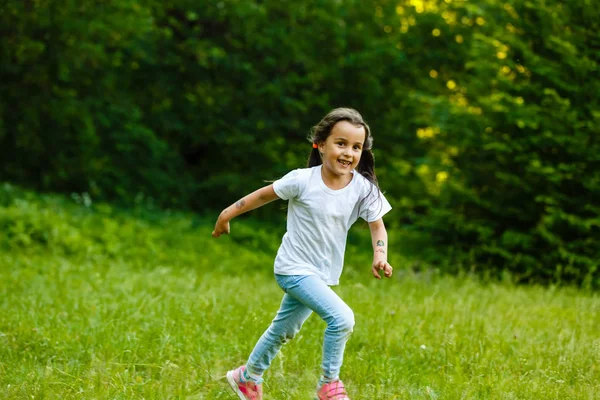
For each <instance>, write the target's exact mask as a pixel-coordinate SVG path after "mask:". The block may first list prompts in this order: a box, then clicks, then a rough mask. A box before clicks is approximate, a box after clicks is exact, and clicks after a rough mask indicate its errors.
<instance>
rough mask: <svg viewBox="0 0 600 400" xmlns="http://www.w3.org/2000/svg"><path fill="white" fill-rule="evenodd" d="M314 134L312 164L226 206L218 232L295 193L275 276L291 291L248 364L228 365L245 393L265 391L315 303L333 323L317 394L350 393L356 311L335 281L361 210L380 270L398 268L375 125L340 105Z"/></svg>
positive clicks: (250, 396)
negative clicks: (348, 351)
mask: <svg viewBox="0 0 600 400" xmlns="http://www.w3.org/2000/svg"><path fill="white" fill-rule="evenodd" d="M310 140H311V141H312V146H313V150H312V152H311V154H310V157H309V160H308V168H304V169H297V170H294V171H292V172H290V173H288V174H287V175H285V176H284V177H283V178H281V179H279V180H277V181H275V182H274V183H273V184H271V185H268V186H265V187H263V188H261V189H258V190H257V191H255V192H253V193H251V194H249V195H247V196H246V197H244V198H242V199H241V200H239V201H238V202H236V203H235V204H232V205H231V206H229V207H227V208H226V209H224V210H223V211H222V212H221V214H220V215H219V218H218V219H217V223H216V225H215V229H214V231H213V233H212V235H213V236H214V237H219V236H220V235H221V234H224V233H225V234H228V233H229V229H230V227H229V221H230V220H231V219H233V218H234V217H237V216H238V215H240V214H242V213H245V212H247V211H250V210H253V209H255V208H258V207H261V206H263V205H264V204H267V203H269V202H271V201H273V200H276V199H283V200H287V201H288V209H287V232H286V233H285V235H284V236H283V239H282V243H281V246H280V247H279V251H278V252H277V256H276V258H275V279H276V280H277V283H278V284H279V286H280V287H281V289H282V290H283V291H284V292H285V293H284V295H283V300H282V301H281V306H280V308H279V311H278V312H277V315H276V316H275V319H273V322H272V323H271V325H270V326H269V328H268V329H267V330H266V331H265V333H264V334H263V335H262V337H261V338H260V339H259V341H258V343H257V344H256V346H255V347H254V350H253V351H252V353H251V354H250V357H249V359H248V361H247V362H246V365H242V366H241V367H239V368H237V369H234V370H232V371H229V372H228V373H227V380H228V382H229V384H230V385H231V387H232V388H233V390H234V391H235V393H236V394H237V395H238V396H239V398H240V399H242V400H260V399H262V384H261V382H262V375H263V373H264V372H265V370H266V369H267V368H268V367H269V366H270V364H271V361H272V360H273V358H274V357H275V355H276V354H277V352H279V349H280V348H281V346H282V345H283V344H284V343H285V342H287V341H288V340H290V339H292V338H293V337H294V336H295V335H296V333H298V331H299V330H300V328H301V327H302V324H303V323H304V321H306V319H307V318H308V317H309V316H310V314H311V313H312V312H313V311H314V312H315V313H317V314H318V315H319V316H320V317H321V318H323V320H325V322H326V323H327V329H326V330H325V338H324V342H323V360H322V376H321V378H320V380H319V383H318V386H317V398H318V399H319V400H325V399H329V400H349V397H348V394H347V392H346V389H345V388H344V384H343V383H342V381H341V380H340V378H339V373H340V369H341V367H342V361H343V357H344V348H345V346H346V342H347V340H348V338H349V336H350V334H351V332H352V329H353V327H354V314H353V313H352V310H351V309H350V307H348V305H347V304H346V303H345V302H344V301H343V300H342V299H341V298H340V297H339V296H338V295H337V294H336V293H335V292H334V291H333V290H332V289H331V288H330V286H333V285H337V284H338V280H339V277H340V275H341V273H342V266H343V263H344V251H345V248H346V237H347V234H348V230H349V229H350V226H351V225H352V224H353V223H354V222H355V221H356V220H357V219H358V217H361V218H363V219H365V220H366V221H367V222H368V223H369V228H370V231H371V238H372V242H373V265H372V268H371V272H372V273H373V276H375V278H377V279H381V275H380V273H379V272H380V271H383V275H384V276H386V277H388V278H389V277H391V276H392V266H391V265H390V264H389V263H388V262H387V232H386V229H385V226H384V224H383V220H382V219H381V218H382V217H383V215H384V214H386V213H387V212H388V211H390V210H391V206H390V204H389V203H388V201H387V200H386V199H385V197H384V196H383V194H382V193H381V191H380V190H379V187H378V184H377V178H376V176H375V170H374V159H373V154H372V153H371V146H372V144H373V138H372V136H371V131H370V129H369V126H368V125H367V124H366V123H365V121H363V118H362V116H361V115H360V114H359V113H358V112H357V111H356V110H353V109H349V108H337V109H334V110H333V111H331V112H330V113H329V114H327V115H326V116H325V118H323V120H322V121H321V122H319V123H318V124H317V125H316V126H315V127H313V129H312V131H311V135H310ZM357 172H358V173H357Z"/></svg>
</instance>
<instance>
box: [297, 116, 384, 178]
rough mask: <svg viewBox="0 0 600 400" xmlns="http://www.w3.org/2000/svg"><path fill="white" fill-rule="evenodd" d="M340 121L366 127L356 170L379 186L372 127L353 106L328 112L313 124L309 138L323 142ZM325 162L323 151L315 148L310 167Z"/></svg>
mask: <svg viewBox="0 0 600 400" xmlns="http://www.w3.org/2000/svg"><path fill="white" fill-rule="evenodd" d="M340 121H348V122H350V123H351V124H352V125H354V126H362V127H363V128H364V129H365V142H364V143H363V148H362V154H361V156H360V161H359V163H358V165H357V166H356V170H357V171H358V172H359V173H360V174H361V175H362V176H364V177H365V178H367V180H368V181H369V182H371V183H372V184H373V185H375V187H377V188H379V184H378V182H377V176H376V175H375V158H374V157H373V152H372V151H371V148H372V147H373V136H372V135H371V128H369V125H367V123H366V122H365V121H364V119H363V117H362V115H360V113H359V112H358V111H356V110H354V109H352V108H336V109H334V110H332V111H331V112H330V113H329V114H327V115H326V116H325V117H324V118H323V119H322V120H321V121H320V122H319V123H318V124H317V125H315V126H313V127H312V129H311V130H310V134H309V135H308V140H310V141H311V143H313V144H319V143H323V142H325V141H326V140H327V138H328V137H329V135H330V134H331V130H332V129H333V127H334V125H335V124H337V123H338V122H340ZM321 164H323V159H322V158H321V153H320V152H319V149H318V148H316V149H315V148H313V149H312V151H311V153H310V155H309V157H308V167H309V168H310V167H316V166H317V165H321Z"/></svg>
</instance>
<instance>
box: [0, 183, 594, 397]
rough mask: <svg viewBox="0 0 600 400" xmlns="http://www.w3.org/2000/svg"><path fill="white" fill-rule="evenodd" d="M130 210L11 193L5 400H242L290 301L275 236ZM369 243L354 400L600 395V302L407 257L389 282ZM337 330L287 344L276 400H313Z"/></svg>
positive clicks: (315, 329) (353, 296) (349, 279)
mask: <svg viewBox="0 0 600 400" xmlns="http://www.w3.org/2000/svg"><path fill="white" fill-rule="evenodd" d="M8 192H9V193H8ZM7 193H8V194H7ZM130 214H131V215H130ZM130 214H127V213H125V212H122V211H118V210H115V209H113V208H112V207H110V206H107V205H100V206H93V207H85V206H84V205H77V204H74V203H73V202H71V201H69V200H66V199H63V198H60V197H53V196H39V195H34V194H31V193H23V192H18V191H15V190H14V189H10V190H8V189H6V187H5V192H4V193H3V194H2V193H0V398H2V399H32V398H33V399H59V398H60V399H142V398H145V399H234V397H233V396H232V395H231V394H230V393H229V392H228V389H227V387H226V385H225V381H224V380H223V379H222V377H223V376H224V374H225V372H226V371H227V370H228V369H230V368H232V367H235V366H237V365H239V364H241V363H243V362H244V361H245V359H246V357H247V356H248V354H249V352H250V351H251V349H252V347H253V345H254V343H255V342H256V340H257V339H258V337H259V336H260V335H261V334H262V332H263V330H264V329H265V328H266V327H267V326H268V324H269V322H270V320H271V318H272V317H273V316H274V314H275V312H276V310H277V308H278V306H279V301H280V299H281V295H282V294H281V291H280V290H279V289H278V287H277V285H276V284H275V281H274V279H273V278H272V260H273V257H274V252H275V250H276V248H277V245H278V238H277V236H276V235H274V234H273V233H271V232H269V229H268V228H261V226H260V224H259V223H257V222H256V221H252V220H241V221H240V222H235V223H234V224H232V236H230V237H223V238H220V239H218V240H215V239H212V238H211V237H210V231H211V229H212V221H210V220H208V219H201V218H198V217H196V216H193V215H185V214H167V213H165V214H160V213H144V212H139V210H132V211H131V213H130ZM136 215H137V216H136ZM361 235H362V233H359V235H358V236H359V237H362V236H364V235H362V236H361ZM353 241H357V239H356V237H355V238H354V239H353ZM368 247H369V242H368V240H367V241H365V242H364V246H361V247H356V245H354V244H352V246H351V248H350V249H349V254H348V256H347V260H346V261H347V267H346V270H345V271H344V275H343V276H342V284H341V285H340V286H339V287H337V288H336V291H338V292H339V293H340V295H341V296H342V298H344V299H345V300H346V301H347V303H348V304H349V305H350V306H351V307H352V309H353V310H354V312H355V316H356V327H355V331H354V334H353V336H352V338H351V340H350V342H349V343H348V346H347V351H346V358H345V362H344V367H343V370H342V378H343V379H344V380H345V382H346V384H347V387H348V389H349V391H350V394H351V395H352V398H353V399H387V400H389V399H597V398H600V371H599V368H600V337H599V335H598V326H599V323H600V314H599V309H600V299H599V297H598V295H597V294H595V293H589V292H583V291H578V290H575V289H572V288H556V287H550V288H543V287H523V286H513V285H510V284H507V283H482V282H478V281H477V280H476V279H473V278H469V277H461V278H453V277H445V276H440V275H438V274H436V273H433V272H430V273H428V272H426V273H420V274H416V273H412V272H410V271H409V270H408V269H403V265H410V262H411V261H410V260H406V259H403V258H402V256H401V254H399V253H398V252H396V254H394V253H393V251H392V253H393V255H392V260H393V261H394V263H393V264H394V265H395V267H396V274H395V275H394V277H393V278H392V279H390V280H387V281H376V280H374V279H373V278H371V277H370V272H369V267H370V265H369V259H368V257H369V253H368V250H369V249H368ZM324 329H325V324H324V322H322V321H320V320H319V319H318V317H316V316H312V317H311V318H310V319H309V320H308V321H307V323H306V324H305V326H304V328H303V329H302V331H301V332H300V334H299V335H298V336H297V337H296V338H295V339H294V340H293V341H292V342H291V343H289V344H288V345H286V346H285V347H284V348H283V350H282V352H281V353H280V354H279V355H278V357H277V358H276V359H275V361H274V363H273V365H272V367H271V369H269V371H268V372H267V373H266V375H265V386H264V389H265V399H271V400H274V399H278V400H279V399H292V400H296V399H310V398H311V396H312V395H313V390H314V386H315V383H316V379H317V378H318V375H319V365H320V358H321V340H322V337H323V331H324Z"/></svg>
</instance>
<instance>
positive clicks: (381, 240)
mask: <svg viewBox="0 0 600 400" xmlns="http://www.w3.org/2000/svg"><path fill="white" fill-rule="evenodd" d="M369 229H370V230H371V241H372V242H373V266H372V267H371V272H372V273H373V276H374V277H375V278H377V279H381V275H379V271H382V270H383V274H384V275H385V277H386V278H389V277H391V276H392V271H393V270H394V269H393V268H392V266H391V265H390V264H389V263H388V262H387V249H388V243H387V240H388V236H387V231H386V230H385V225H384V224H383V219H381V218H380V219H378V220H377V221H374V222H369Z"/></svg>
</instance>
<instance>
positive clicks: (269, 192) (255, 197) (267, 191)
mask: <svg viewBox="0 0 600 400" xmlns="http://www.w3.org/2000/svg"><path fill="white" fill-rule="evenodd" d="M278 198H279V197H278V196H277V195H276V194H275V190H273V185H272V184H271V185H268V186H265V187H263V188H260V189H258V190H256V191H254V192H252V193H250V194H249V195H247V196H245V197H243V198H241V199H240V200H238V201H236V202H235V204H232V205H230V206H229V207H227V208H226V209H224V210H223V211H221V214H220V215H219V218H218V219H217V223H216V224H215V229H214V230H213V232H212V235H213V236H214V237H216V238H217V237H219V236H221V235H222V234H224V233H225V234H229V231H230V228H229V221H231V220H232V219H233V218H235V217H237V216H238V215H240V214H243V213H245V212H248V211H250V210H254V209H255V208H258V207H261V206H264V205H265V204H267V203H270V202H272V201H273V200H277V199H278Z"/></svg>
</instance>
